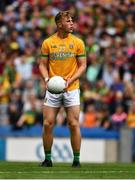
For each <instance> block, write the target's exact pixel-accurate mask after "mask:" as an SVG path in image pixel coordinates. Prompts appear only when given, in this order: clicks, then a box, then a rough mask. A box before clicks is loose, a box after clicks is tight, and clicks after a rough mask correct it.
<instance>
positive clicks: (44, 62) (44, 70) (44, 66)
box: [39, 58, 49, 80]
mask: <svg viewBox="0 0 135 180" xmlns="http://www.w3.org/2000/svg"><path fill="white" fill-rule="evenodd" d="M39 70H40V73H41V75H42V77H43V78H44V79H45V80H46V79H49V75H48V58H40V60H39Z"/></svg>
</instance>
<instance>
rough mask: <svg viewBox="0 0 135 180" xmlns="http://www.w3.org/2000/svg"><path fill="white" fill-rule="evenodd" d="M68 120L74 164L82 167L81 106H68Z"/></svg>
mask: <svg viewBox="0 0 135 180" xmlns="http://www.w3.org/2000/svg"><path fill="white" fill-rule="evenodd" d="M66 112H67V121H68V125H69V128H70V133H71V146H72V149H73V154H74V159H73V164H72V166H74V167H80V148H81V133H80V125H79V113H80V106H79V105H77V106H72V107H66Z"/></svg>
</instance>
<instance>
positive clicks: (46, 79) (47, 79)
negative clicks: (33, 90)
mask: <svg viewBox="0 0 135 180" xmlns="http://www.w3.org/2000/svg"><path fill="white" fill-rule="evenodd" d="M48 81H49V78H45V79H44V82H45V89H46V90H47V89H48Z"/></svg>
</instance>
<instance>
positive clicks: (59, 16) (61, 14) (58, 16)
mask: <svg viewBox="0 0 135 180" xmlns="http://www.w3.org/2000/svg"><path fill="white" fill-rule="evenodd" d="M64 17H72V15H71V13H70V12H69V11H61V12H59V13H58V14H56V16H55V23H56V24H57V23H59V22H60V21H61V19H62V18H64Z"/></svg>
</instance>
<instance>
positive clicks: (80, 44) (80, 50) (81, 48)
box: [77, 40, 86, 58]
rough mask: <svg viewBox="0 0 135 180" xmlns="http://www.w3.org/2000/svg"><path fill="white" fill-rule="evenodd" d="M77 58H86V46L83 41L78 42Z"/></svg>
mask: <svg viewBox="0 0 135 180" xmlns="http://www.w3.org/2000/svg"><path fill="white" fill-rule="evenodd" d="M77 57H78V58H79V57H86V50H85V45H84V42H83V41H82V40H78V43H77Z"/></svg>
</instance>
